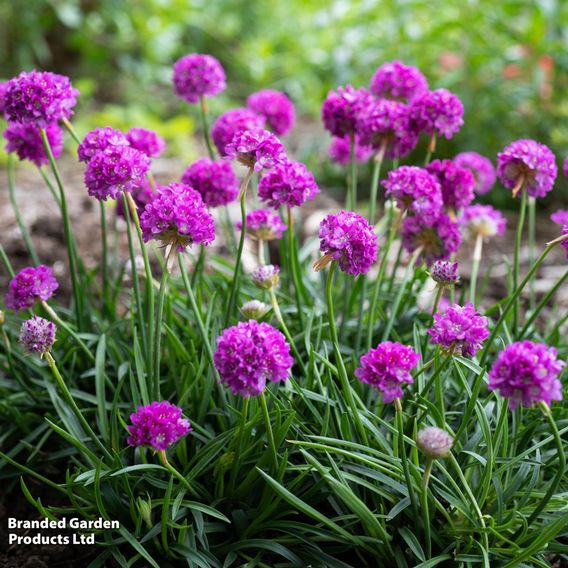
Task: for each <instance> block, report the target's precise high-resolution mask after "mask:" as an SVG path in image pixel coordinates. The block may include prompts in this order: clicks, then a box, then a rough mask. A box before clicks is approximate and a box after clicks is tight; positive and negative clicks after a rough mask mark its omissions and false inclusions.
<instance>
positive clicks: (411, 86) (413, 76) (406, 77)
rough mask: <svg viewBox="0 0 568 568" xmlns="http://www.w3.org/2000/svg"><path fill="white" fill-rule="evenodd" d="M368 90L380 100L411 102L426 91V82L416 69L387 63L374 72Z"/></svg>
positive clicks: (400, 63) (396, 63)
mask: <svg viewBox="0 0 568 568" xmlns="http://www.w3.org/2000/svg"><path fill="white" fill-rule="evenodd" d="M369 90H370V91H371V93H373V95H375V96H377V97H379V98H381V99H382V98H384V99H394V100H397V101H411V100H412V99H414V98H415V97H416V96H417V95H420V94H422V93H423V92H425V91H427V90H428V81H427V80H426V77H424V75H423V74H422V73H421V72H420V70H419V69H417V68H416V67H412V66H411V65H405V64H404V63H402V62H400V61H387V62H385V63H383V64H382V65H381V66H380V67H379V68H378V69H377V70H376V71H375V74H374V75H373V78H372V79H371V84H370V86H369Z"/></svg>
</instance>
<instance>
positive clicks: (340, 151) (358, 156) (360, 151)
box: [328, 134, 374, 166]
mask: <svg viewBox="0 0 568 568" xmlns="http://www.w3.org/2000/svg"><path fill="white" fill-rule="evenodd" d="M349 145H350V142H349V136H341V137H338V136H334V137H333V138H332V139H331V144H330V145H329V150H328V154H329V157H330V158H331V159H332V161H334V162H335V163H336V164H341V165H342V166H346V165H347V164H348V163H349V160H350V159H351V156H350V152H351V149H350V147H349ZM354 150H355V161H356V162H358V163H362V162H366V161H367V160H368V159H369V158H370V157H371V156H372V155H373V153H374V150H373V148H371V146H365V145H364V144H361V139H360V138H359V135H358V134H355V148H354Z"/></svg>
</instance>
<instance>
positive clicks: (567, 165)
mask: <svg viewBox="0 0 568 568" xmlns="http://www.w3.org/2000/svg"><path fill="white" fill-rule="evenodd" d="M0 104H1V103H0ZM562 173H563V174H564V177H567V178H568V158H566V159H565V160H564V163H563V164H562Z"/></svg>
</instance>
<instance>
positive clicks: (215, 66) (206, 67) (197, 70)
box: [173, 53, 227, 103]
mask: <svg viewBox="0 0 568 568" xmlns="http://www.w3.org/2000/svg"><path fill="white" fill-rule="evenodd" d="M173 79H174V92H175V94H176V95H177V96H178V97H179V98H180V99H182V100H184V101H186V102H188V103H196V102H198V101H199V98H200V97H203V96H208V97H212V96H214V95H217V94H219V93H220V92H222V91H224V90H225V87H226V86H227V84H226V77H225V70H224V69H223V66H222V65H221V64H220V63H219V61H218V60H217V59H215V57H213V56H212V55H201V54H200V53H192V54H191V55H185V56H184V57H182V58H181V59H178V60H177V61H176V62H175V64H174V77H173Z"/></svg>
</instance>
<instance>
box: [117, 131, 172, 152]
mask: <svg viewBox="0 0 568 568" xmlns="http://www.w3.org/2000/svg"><path fill="white" fill-rule="evenodd" d="M126 139H127V140H128V142H129V143H130V145H131V146H132V147H133V148H135V149H136V150H139V151H140V152H143V153H144V154H146V156H148V157H149V158H155V157H156V156H159V155H160V154H161V153H162V151H163V150H164V148H165V147H166V141H165V140H164V139H163V138H162V137H161V136H158V135H157V134H156V133H155V132H154V131H153V130H148V129H147V128H140V127H134V128H131V129H130V130H129V131H128V132H127V133H126Z"/></svg>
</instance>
